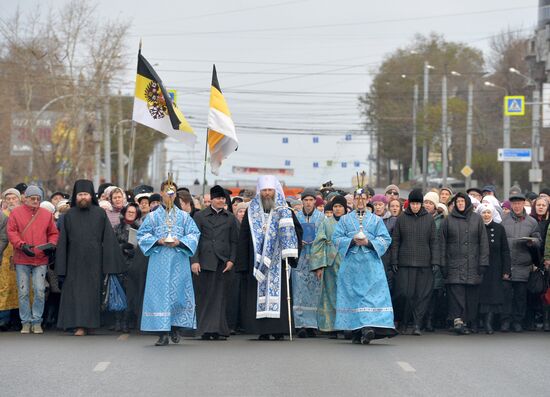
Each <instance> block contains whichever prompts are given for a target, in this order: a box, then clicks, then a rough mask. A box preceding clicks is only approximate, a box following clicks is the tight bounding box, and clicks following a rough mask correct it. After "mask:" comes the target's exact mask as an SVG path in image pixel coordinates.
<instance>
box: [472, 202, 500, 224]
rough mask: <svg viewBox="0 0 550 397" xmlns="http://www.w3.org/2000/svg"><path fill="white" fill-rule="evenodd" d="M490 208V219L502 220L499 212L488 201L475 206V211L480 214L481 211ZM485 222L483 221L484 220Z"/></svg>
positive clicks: (494, 220) (497, 221)
mask: <svg viewBox="0 0 550 397" xmlns="http://www.w3.org/2000/svg"><path fill="white" fill-rule="evenodd" d="M486 210H490V211H491V214H492V221H493V222H495V223H500V222H502V218H501V217H500V214H499V213H498V211H497V210H496V209H495V207H494V206H493V205H492V204H489V203H481V204H480V205H479V207H477V211H476V212H477V213H478V214H479V215H481V213H482V212H483V211H486ZM484 222H485V221H484Z"/></svg>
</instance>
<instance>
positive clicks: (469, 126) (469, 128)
mask: <svg viewBox="0 0 550 397" xmlns="http://www.w3.org/2000/svg"><path fill="white" fill-rule="evenodd" d="M473 127H474V83H472V82H471V81H470V82H469V83H468V113H467V116H466V165H467V166H468V167H472V134H473ZM471 187H472V176H471V175H469V176H467V177H466V189H469V188H471Z"/></svg>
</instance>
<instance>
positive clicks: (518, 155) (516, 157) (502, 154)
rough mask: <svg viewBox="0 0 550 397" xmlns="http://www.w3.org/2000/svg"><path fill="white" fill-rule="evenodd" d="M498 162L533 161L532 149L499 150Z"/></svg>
mask: <svg viewBox="0 0 550 397" xmlns="http://www.w3.org/2000/svg"><path fill="white" fill-rule="evenodd" d="M498 161H524V162H529V161H531V149H524V148H520V149H513V148H506V149H498Z"/></svg>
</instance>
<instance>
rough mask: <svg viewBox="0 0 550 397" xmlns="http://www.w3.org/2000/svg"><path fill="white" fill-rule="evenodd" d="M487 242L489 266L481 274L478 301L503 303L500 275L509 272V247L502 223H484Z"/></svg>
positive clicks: (489, 303)
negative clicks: (481, 279)
mask: <svg viewBox="0 0 550 397" xmlns="http://www.w3.org/2000/svg"><path fill="white" fill-rule="evenodd" d="M485 230H486V231H487V239H488V242H489V268H488V269H487V270H486V271H485V274H484V275H483V281H482V282H481V287H480V289H479V303H482V304H486V305H500V304H503V303H504V281H503V279H502V276H503V275H504V274H510V248H509V247H508V239H507V238H506V231H505V230H504V227H502V225H500V224H498V223H495V222H491V223H489V224H488V225H485Z"/></svg>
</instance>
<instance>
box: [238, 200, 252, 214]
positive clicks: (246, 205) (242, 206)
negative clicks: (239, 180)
mask: <svg viewBox="0 0 550 397" xmlns="http://www.w3.org/2000/svg"><path fill="white" fill-rule="evenodd" d="M249 204H250V203H245V202H242V203H239V204H237V211H235V212H239V211H240V210H246V209H247V208H248V206H249Z"/></svg>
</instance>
